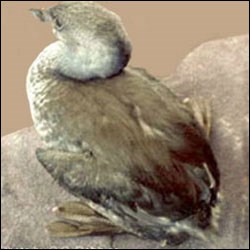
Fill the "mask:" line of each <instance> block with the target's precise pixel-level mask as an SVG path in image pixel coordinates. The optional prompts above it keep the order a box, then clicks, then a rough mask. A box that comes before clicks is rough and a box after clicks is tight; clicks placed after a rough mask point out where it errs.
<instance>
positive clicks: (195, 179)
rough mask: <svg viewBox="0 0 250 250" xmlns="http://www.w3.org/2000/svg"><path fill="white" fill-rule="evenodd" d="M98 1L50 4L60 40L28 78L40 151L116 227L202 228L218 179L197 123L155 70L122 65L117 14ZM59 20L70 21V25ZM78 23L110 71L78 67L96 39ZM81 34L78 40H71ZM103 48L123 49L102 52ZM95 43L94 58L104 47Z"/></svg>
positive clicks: (166, 233)
mask: <svg viewBox="0 0 250 250" xmlns="http://www.w3.org/2000/svg"><path fill="white" fill-rule="evenodd" d="M69 6H70V8H71V9H70V10H74V11H73V12H71V11H69ZM96 9H98V11H96ZM59 10H60V11H59ZM80 10H84V12H86V13H87V17H85V18H87V19H86V20H87V21H88V22H89V23H88V24H86V23H83V19H85V18H83V19H81V18H80V16H81V15H79V16H78V12H79V11H80ZM100 10H103V9H102V8H101V7H99V6H97V5H96V4H94V3H91V2H90V3H89V2H87V3H86V2H81V1H80V2H78V3H75V2H72V3H71V4H69V3H68V2H67V3H64V4H61V5H58V6H56V7H53V8H52V9H51V10H50V15H51V13H53V11H55V12H56V13H57V15H58V16H59V17H58V16H57V17H55V19H53V22H56V20H57V19H56V18H59V19H58V20H60V26H61V27H62V28H61V29H60V31H57V33H58V34H57V37H58V38H59V40H60V41H58V42H56V43H54V44H52V45H50V46H49V47H48V48H46V49H45V50H44V51H43V52H42V53H41V54H40V56H39V57H38V59H36V61H35V62H34V63H33V65H32V66H31V68H30V70H29V74H28V78H27V89H28V96H29V101H30V106H31V111H32V117H33V120H34V124H35V127H36V129H37V131H38V133H39V134H40V136H41V138H42V139H43V141H44V142H45V143H46V148H45V149H38V150H37V157H38V160H39V161H40V162H41V163H42V164H43V165H44V167H45V168H46V169H47V170H48V172H49V173H50V174H51V175H52V176H53V177H54V178H55V179H56V180H58V182H59V184H60V185H62V186H63V187H64V188H66V189H67V190H68V191H69V192H71V193H72V194H74V195H76V196H77V197H79V198H81V199H82V200H83V201H85V203H86V204H87V205H88V206H90V207H91V208H92V209H94V210H95V211H97V212H98V213H99V214H101V215H102V216H104V217H106V218H108V220H110V221H111V222H112V223H113V224H114V225H115V226H118V227H120V228H122V229H123V230H124V231H127V232H131V233H134V234H136V235H138V236H142V237H147V238H152V239H156V240H163V239H168V240H169V241H170V242H171V240H172V239H173V238H174V240H173V242H178V241H179V240H180V241H181V239H184V238H186V237H187V235H189V234H191V235H194V236H197V237H202V236H203V234H202V232H201V231H200V230H199V228H206V227H207V226H208V225H209V224H210V222H211V207H212V206H214V204H215V202H216V195H217V192H218V188H219V170H218V168H217V165H216V161H215V159H214V156H213V153H212V151H211V148H210V146H209V143H208V141H207V137H206V133H205V130H204V129H203V128H202V126H201V124H200V123H199V122H198V121H197V120H196V118H195V114H194V111H193V109H192V108H191V106H190V105H188V104H186V103H184V102H182V101H181V100H179V99H178V98H177V97H176V96H175V95H174V94H173V93H172V92H171V91H170V90H169V89H168V88H167V87H166V86H164V85H163V84H162V83H161V82H160V81H159V80H158V79H156V78H154V77H152V76H150V75H149V74H147V73H146V72H145V71H144V70H141V69H135V68H129V67H128V68H126V69H124V70H123V71H122V72H120V71H121V70H122V68H123V67H125V66H126V64H127V61H128V58H129V54H130V49H131V47H130V43H129V42H128V40H127V37H126V35H125V33H123V28H122V26H121V23H120V21H119V22H118V21H117V20H118V19H116V18H114V16H113V14H110V13H109V12H108V11H106V10H105V11H104V12H103V13H104V14H103V13H102V11H101V12H100ZM33 12H34V13H35V14H36V15H37V16H38V17H39V18H40V19H42V20H45V19H49V18H48V17H47V18H45V17H44V14H43V13H42V12H39V11H34V10H33ZM61 13H63V14H61ZM72 13H74V15H73V16H69V15H72ZM61 15H62V16H63V18H60V17H61ZM103 15H104V16H105V18H104V19H103V18H102V17H103ZM109 15H110V16H111V18H109ZM52 16H53V15H52ZM75 16H76V18H75ZM66 17H67V18H66ZM64 18H66V19H64ZM100 19H101V21H100ZM63 20H67V25H68V26H71V23H72V26H71V28H72V27H73V30H74V32H71V31H70V32H69V27H68V26H64V23H63ZM50 21H51V20H50ZM109 22H111V24H109ZM112 22H113V23H112ZM93 23H94V25H93ZM99 24H100V25H101V27H102V28H101V30H102V29H103V27H108V28H107V29H108V30H109V31H108V33H105V32H100V29H99V28H98V27H99V26H98V25H99ZM85 25H87V26H88V25H89V27H91V29H88V28H87V31H88V32H90V37H94V39H93V40H92V41H97V43H99V42H101V43H103V41H104V44H105V45H107V46H106V48H105V46H104V47H102V46H101V48H102V49H104V54H105V53H106V55H107V57H110V59H108V60H107V61H109V62H110V61H112V62H114V61H118V62H122V63H120V64H119V65H120V66H119V67H118V68H117V67H115V69H114V68H109V65H106V66H107V68H106V69H105V72H109V74H108V75H105V76H104V77H107V76H108V77H109V78H104V79H100V78H103V77H102V76H100V75H98V67H97V68H96V69H95V70H97V72H95V70H94V71H91V74H89V73H88V72H87V70H86V69H87V68H86V67H85V72H84V70H83V71H82V67H81V63H80V62H81V60H82V59H83V58H84V53H85V51H86V50H90V51H92V48H91V47H92V46H95V42H93V43H88V42H86V44H84V37H85V35H86V34H85ZM65 27H66V28H65ZM78 27H79V28H78ZM93 27H94V28H95V30H94V29H93ZM64 29H66V30H64ZM67 29H68V30H67ZM63 32H64V33H63ZM118 34H119V35H118ZM62 37H63V39H62ZM65 37H66V38H65ZM76 37H77V38H76ZM79 37H81V38H83V40H81V44H80V43H79V42H75V41H76V40H77V41H80V40H79V39H78V38H79ZM110 37H113V38H112V39H110ZM98 39H99V40H98ZM69 41H70V42H69ZM72 41H73V42H72ZM109 43H112V46H110V44H109ZM86 46H87V47H86ZM97 47H98V46H97ZM121 47H122V49H121ZM72 48H74V51H75V50H76V51H77V52H76V53H72V54H70V58H74V59H73V61H74V65H75V66H76V65H77V67H75V66H74V70H75V71H74V72H72V71H71V72H69V71H70V68H69V67H68V65H69V63H70V62H69V61H68V60H69V59H68V56H69V53H71V52H69V51H71V49H72ZM111 48H112V51H120V52H121V54H122V56H121V57H117V54H116V53H114V54H113V52H111V54H109V52H110V49H111ZM82 49H83V50H82ZM81 50H82V51H81ZM99 53H100V54H98V53H97V54H95V58H96V60H97V59H98V58H101V57H102V52H100V51H99ZM88 57H89V58H90V57H91V54H89V55H88ZM119 58H120V60H119ZM124 58H126V59H124ZM70 60H71V59H70ZM124 60H125V61H124ZM79 63H80V65H79ZM83 64H84V62H83ZM111 64H112V63H111ZM112 65H113V64H112ZM116 65H117V64H116ZM118 69H119V70H118ZM118 72H120V73H119V74H118ZM84 74H85V75H86V78H84ZM89 75H91V77H89ZM112 230H113V228H112ZM107 231H108V230H107ZM177 231H178V233H177ZM112 232H113V231H112ZM180 232H181V233H180Z"/></svg>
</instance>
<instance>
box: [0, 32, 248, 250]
mask: <svg viewBox="0 0 250 250" xmlns="http://www.w3.org/2000/svg"><path fill="white" fill-rule="evenodd" d="M248 44H249V37H248V36H247V35H245V36H239V37H232V38H228V39H223V40H218V41H211V42H207V43H205V44H203V45H201V46H200V47H198V48H197V49H195V50H194V51H193V52H191V53H190V54H189V55H188V56H187V57H186V58H185V59H184V60H183V62H182V63H181V64H180V66H179V67H178V68H177V70H176V72H175V73H174V74H173V75H172V76H170V77H168V78H167V79H165V80H164V82H165V84H166V85H168V86H169V87H170V88H172V89H173V90H174V91H175V92H176V93H178V94H179V95H180V96H181V97H183V98H184V97H186V96H203V97H206V98H207V99H209V100H210V101H211V103H212V107H213V119H214V121H213V131H212V147H213V149H214V152H215V155H216V157H217V159H218V164H219V167H220V169H221V173H222V188H221V193H222V195H223V200H222V204H221V209H222V210H221V219H220V221H219V234H218V236H216V237H217V239H216V241H213V242H212V241H210V242H201V241H198V240H193V239H192V240H189V241H187V242H185V243H184V244H182V245H180V246H178V247H177V248H176V247H175V248H173V249H219V248H222V249H233V248H236V249H247V248H249V130H248V125H249V110H248V103H249V82H248V78H249V59H248V54H249V51H248V50H249V47H248ZM39 145H41V142H40V141H39V138H38V135H37V134H36V132H35V130H34V129H33V128H32V127H31V128H27V129H23V130H21V131H18V132H16V133H14V134H11V135H8V136H5V137H3V138H2V157H1V158H2V164H1V170H2V175H1V206H2V210H1V248H5V249H6V248H15V249H17V248H31V249H32V248H33V249H34V248H45V249H56V248H64V249H79V248H85V249H109V248H112V247H113V248H118V249H160V248H161V246H160V243H157V242H153V241H149V240H148V241H147V240H141V239H138V238H136V237H134V236H130V235H121V236H116V237H114V238H113V239H111V238H110V237H85V238H78V239H51V238H49V237H48V235H47V234H46V232H45V230H44V228H45V225H46V224H47V222H48V220H50V219H52V215H51V212H50V211H51V208H52V207H53V206H55V205H56V204H58V203H60V202H63V201H65V200H73V199H74V197H72V196H71V195H70V194H68V193H66V192H65V191H64V190H63V189H61V188H60V187H59V186H58V185H57V184H56V183H54V182H53V181H52V178H51V177H50V176H49V174H48V173H47V172H46V171H45V170H44V169H43V168H42V167H41V165H40V164H39V163H38V162H37V160H36V158H35V155H34V150H35V148H37V147H38V146H39ZM164 248H167V249H170V248H171V247H164Z"/></svg>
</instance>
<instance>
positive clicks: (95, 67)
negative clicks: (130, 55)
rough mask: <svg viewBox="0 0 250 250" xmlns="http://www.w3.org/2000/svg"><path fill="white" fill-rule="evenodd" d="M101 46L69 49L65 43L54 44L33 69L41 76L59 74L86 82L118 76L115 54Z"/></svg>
mask: <svg viewBox="0 0 250 250" xmlns="http://www.w3.org/2000/svg"><path fill="white" fill-rule="evenodd" d="M109 52H110V51H108V49H107V48H105V47H104V46H101V44H95V45H93V47H91V48H86V47H84V46H82V47H69V46H66V45H65V44H64V43H63V42H60V41H57V42H55V43H52V44H51V45H49V46H48V47H47V48H45V49H44V50H43V52H42V53H41V54H40V55H39V56H38V58H37V59H36V61H35V62H34V63H33V67H37V68H39V71H40V73H41V74H43V73H46V72H51V71H54V72H57V73H60V74H61V75H63V76H65V77H69V78H71V79H77V80H82V81H86V80H89V79H93V78H106V77H109V76H111V75H114V74H116V73H117V72H115V70H116V69H115V68H114V67H115V63H114V61H115V60H114V56H113V53H111V52H110V53H109Z"/></svg>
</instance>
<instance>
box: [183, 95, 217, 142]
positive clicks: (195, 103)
mask: <svg viewBox="0 0 250 250" xmlns="http://www.w3.org/2000/svg"><path fill="white" fill-rule="evenodd" d="M183 102H184V103H186V104H187V105H189V107H190V108H191V110H192V111H193V115H194V117H195V119H196V120H197V122H198V123H199V125H200V126H201V128H203V130H204V132H205V135H206V138H207V139H209V138H210V133H211V124H212V115H211V104H210V102H209V101H208V100H207V99H205V98H202V97H198V98H186V99H184V101H183Z"/></svg>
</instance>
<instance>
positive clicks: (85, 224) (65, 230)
mask: <svg viewBox="0 0 250 250" xmlns="http://www.w3.org/2000/svg"><path fill="white" fill-rule="evenodd" d="M52 211H53V213H54V214H55V215H56V216H57V217H58V220H57V221H53V222H51V223H49V224H48V226H47V230H48V233H49V235H50V236H51V237H59V238H71V237H82V236H89V235H114V234H120V233H122V232H123V230H122V229H121V228H119V227H117V226H115V225H114V224H112V223H111V222H110V221H109V220H108V219H106V218H105V217H103V216H101V215H100V214H97V213H96V212H95V211H94V210H92V209H91V208H90V207H88V206H87V205H85V204H84V203H82V202H76V201H74V202H66V203H64V204H62V205H60V206H57V207H55V208H53V210H52Z"/></svg>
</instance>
